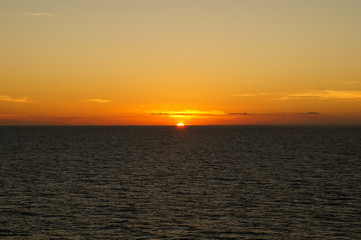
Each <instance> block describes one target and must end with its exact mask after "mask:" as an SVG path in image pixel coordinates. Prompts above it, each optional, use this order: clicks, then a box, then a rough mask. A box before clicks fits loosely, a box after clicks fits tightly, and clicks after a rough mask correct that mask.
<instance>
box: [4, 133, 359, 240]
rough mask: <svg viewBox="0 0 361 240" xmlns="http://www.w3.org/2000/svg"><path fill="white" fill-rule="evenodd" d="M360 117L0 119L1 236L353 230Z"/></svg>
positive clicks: (295, 234)
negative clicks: (223, 121)
mask: <svg viewBox="0 0 361 240" xmlns="http://www.w3.org/2000/svg"><path fill="white" fill-rule="evenodd" d="M360 185H361V127H356V126H349V127H345V126H342V127H341V126H322V127H321V126H186V127H184V128H177V127H173V126H81V127H80V126H64V127H60V126H57V127H54V126H53V127H50V126H42V127H25V126H23V127H0V207H1V209H0V238H1V239H361V186H360Z"/></svg>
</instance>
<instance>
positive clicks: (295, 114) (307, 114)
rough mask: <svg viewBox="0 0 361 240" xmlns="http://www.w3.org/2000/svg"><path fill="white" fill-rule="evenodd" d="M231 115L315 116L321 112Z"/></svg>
mask: <svg viewBox="0 0 361 240" xmlns="http://www.w3.org/2000/svg"><path fill="white" fill-rule="evenodd" d="M228 115H230V116H275V117H277V116H300V115H301V116H315V115H320V113H319V112H301V113H286V112H281V113H228Z"/></svg>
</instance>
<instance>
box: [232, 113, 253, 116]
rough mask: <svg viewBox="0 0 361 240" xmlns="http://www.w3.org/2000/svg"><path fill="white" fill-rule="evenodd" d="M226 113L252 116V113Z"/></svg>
mask: <svg viewBox="0 0 361 240" xmlns="http://www.w3.org/2000/svg"><path fill="white" fill-rule="evenodd" d="M228 115H242V116H252V115H255V114H253V113H228Z"/></svg>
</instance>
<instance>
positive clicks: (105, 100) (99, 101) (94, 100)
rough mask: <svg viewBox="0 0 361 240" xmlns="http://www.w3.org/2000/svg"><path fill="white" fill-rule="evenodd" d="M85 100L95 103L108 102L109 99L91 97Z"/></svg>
mask: <svg viewBox="0 0 361 240" xmlns="http://www.w3.org/2000/svg"><path fill="white" fill-rule="evenodd" d="M84 101H86V102H95V103H110V102H112V101H111V100H108V99H100V98H91V99H85V100H84Z"/></svg>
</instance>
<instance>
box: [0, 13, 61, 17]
mask: <svg viewBox="0 0 361 240" xmlns="http://www.w3.org/2000/svg"><path fill="white" fill-rule="evenodd" d="M0 16H3V17H5V16H29V17H57V16H60V15H59V14H54V13H42V12H38V13H9V14H0Z"/></svg>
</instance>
